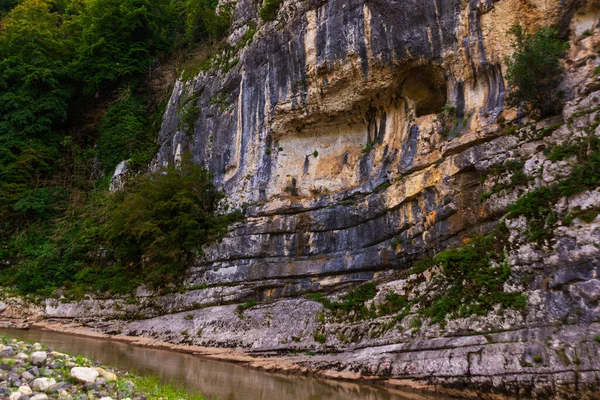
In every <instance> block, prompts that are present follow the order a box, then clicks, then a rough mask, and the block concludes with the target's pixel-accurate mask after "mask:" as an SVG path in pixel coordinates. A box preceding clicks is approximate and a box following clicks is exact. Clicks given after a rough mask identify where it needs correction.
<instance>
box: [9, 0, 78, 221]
mask: <svg viewBox="0 0 600 400" xmlns="http://www.w3.org/2000/svg"><path fill="white" fill-rule="evenodd" d="M59 22H60V19H59V16H58V14H57V13H55V12H51V4H50V3H49V2H46V1H43V0H26V1H23V2H22V3H21V4H19V5H18V6H17V7H15V8H14V9H13V10H12V11H11V12H10V13H9V14H8V15H7V16H6V17H5V18H4V19H3V20H2V25H1V28H0V221H1V222H0V231H1V230H4V231H6V230H10V229H11V228H14V227H15V226H18V225H19V223H15V222H16V220H15V218H14V217H15V215H14V213H13V209H12V207H13V205H14V204H15V203H16V202H18V201H19V200H20V199H21V198H23V197H24V196H28V197H29V198H31V193H32V191H35V189H37V188H39V187H40V186H43V185H44V182H45V180H46V179H47V178H48V176H49V175H50V173H51V172H52V170H53V168H54V166H55V162H56V160H57V159H58V158H59V142H60V135H58V134H56V133H55V132H54V131H53V127H54V126H55V125H57V124H59V123H61V122H63V121H64V120H65V119H66V116H67V113H66V108H67V100H68V96H69V87H68V85H64V84H63V83H62V82H61V80H63V79H64V78H65V76H66V71H67V69H66V63H65V59H66V58H67V57H68V54H69V41H68V40H64V39H63V38H62V37H61V32H60V29H59ZM19 222H23V221H19ZM1 225H3V226H1Z"/></svg>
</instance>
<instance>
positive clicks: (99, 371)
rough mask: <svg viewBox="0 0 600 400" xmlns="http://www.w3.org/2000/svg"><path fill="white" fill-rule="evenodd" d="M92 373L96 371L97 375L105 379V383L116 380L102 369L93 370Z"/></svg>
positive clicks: (110, 373)
mask: <svg viewBox="0 0 600 400" xmlns="http://www.w3.org/2000/svg"><path fill="white" fill-rule="evenodd" d="M94 371H96V372H97V373H98V374H100V376H101V377H103V378H104V379H106V381H107V382H112V381H116V380H117V375H115V374H113V373H112V372H108V371H106V370H105V369H103V368H94Z"/></svg>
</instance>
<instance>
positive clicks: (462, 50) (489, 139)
mask: <svg viewBox="0 0 600 400" xmlns="http://www.w3.org/2000/svg"><path fill="white" fill-rule="evenodd" d="M258 7H259V6H258V5H257V4H256V3H255V2H252V1H250V0H240V1H239V3H238V4H237V8H236V27H235V28H236V29H235V31H234V34H232V36H231V37H230V41H231V45H232V48H233V49H234V51H230V52H229V53H228V54H227V59H226V60H225V61H224V62H222V63H221V64H222V65H223V64H224V65H227V67H226V68H223V67H222V65H221V66H220V67H219V66H215V67H213V68H212V69H211V70H210V71H207V72H201V73H199V74H198V75H197V76H195V77H194V78H193V79H191V80H189V81H183V80H181V81H178V82H177V84H176V85H175V89H174V92H173V95H172V98H171V100H170V103H169V107H168V109H167V112H166V114H165V119H164V123H163V127H162V130H161V133H160V137H159V138H158V140H159V143H160V144H161V149H160V152H159V154H158V156H157V158H156V160H155V162H156V163H158V164H164V163H171V162H175V161H176V160H178V159H179V157H181V154H182V152H183V151H186V150H189V151H191V153H192V155H193V158H194V160H195V161H197V162H198V163H201V164H203V165H205V166H206V167H207V168H208V169H209V170H210V171H211V172H212V173H214V174H215V179H216V183H217V184H218V185H219V186H222V187H223V189H224V190H225V191H226V192H227V194H228V196H229V198H230V201H231V202H232V204H233V205H237V206H241V205H242V204H247V205H248V208H247V211H246V216H247V218H246V219H245V220H244V221H243V222H241V223H238V224H237V225H235V226H234V227H232V229H231V230H230V232H229V234H228V235H227V236H226V237H225V238H224V239H223V240H222V241H221V242H220V243H216V244H213V245H211V246H208V247H207V248H206V249H205V256H204V257H203V258H202V259H198V260H197V262H196V263H195V265H193V266H191V269H190V272H189V275H188V276H187V278H186V285H185V289H184V290H181V291H177V292H174V293H170V294H165V293H163V294H156V293H152V292H149V291H145V290H143V289H140V290H138V292H137V294H136V296H135V297H133V298H130V299H101V298H93V299H92V298H90V299H87V300H84V301H78V302H70V301H68V300H67V299H50V300H47V301H46V302H45V303H44V304H43V305H42V306H40V308H37V309H36V308H35V307H33V306H29V307H30V308H29V311H28V312H30V314H31V315H35V314H38V315H42V316H43V317H44V318H46V319H61V320H73V319H75V320H78V321H83V322H86V323H88V324H89V325H90V326H91V327H92V328H95V329H99V330H102V331H104V332H111V333H124V334H129V335H143V336H149V337H155V338H157V339H161V340H164V341H169V342H174V343H189V344H197V345H202V346H217V347H240V348H244V349H247V350H248V351H250V352H253V353H256V354H263V355H282V354H284V355H285V354H297V353H298V352H300V353H302V352H306V353H307V354H305V355H299V356H295V360H296V361H297V363H299V364H301V365H303V366H306V367H307V368H309V369H326V370H330V371H336V372H332V374H334V375H335V373H340V374H343V373H347V374H353V375H352V376H357V375H359V376H365V377H371V376H375V377H378V378H380V379H385V380H387V381H388V382H389V383H392V384H400V385H402V384H406V385H413V386H414V385H421V384H430V385H434V386H430V387H435V388H437V389H444V390H446V391H452V390H460V389H462V388H468V389H472V390H483V391H484V393H486V395H487V394H489V396H493V394H494V393H495V394H504V395H506V396H509V397H518V398H530V397H531V398H550V397H552V396H554V397H557V398H597V396H598V393H597V392H595V390H596V388H597V386H598V384H599V383H600V375H599V374H600V362H599V360H600V357H599V356H600V343H599V342H600V325H599V321H600V306H599V303H598V301H599V300H600V283H599V282H600V281H599V278H598V277H599V275H600V248H599V243H600V218H599V217H598V216H597V214H596V216H595V217H594V215H592V217H593V218H589V215H590V213H591V212H593V211H594V210H596V209H599V208H600V191H599V189H598V188H596V189H595V190H586V191H581V192H579V193H576V194H574V195H572V196H569V197H565V198H561V199H560V201H558V202H557V203H556V204H555V205H554V208H555V212H556V214H557V215H563V216H569V218H568V219H569V221H568V222H567V221H566V218H565V221H562V222H556V223H555V224H553V225H552V228H551V229H550V232H549V233H548V235H547V237H545V238H544V239H543V240H532V239H531V237H530V236H528V234H527V229H528V228H527V221H526V220H525V219H524V218H522V217H519V218H505V217H506V214H507V206H509V205H510V204H512V203H514V202H515V200H516V199H517V198H519V197H521V196H523V195H524V194H525V193H527V192H530V191H533V190H535V189H536V188H539V187H546V186H550V185H552V184H555V183H557V182H559V181H561V180H562V179H565V177H567V176H569V174H570V173H571V171H573V169H574V168H575V167H576V164H577V160H576V159H575V158H568V157H567V158H565V159H560V160H551V159H550V158H549V151H550V150H551V149H552V148H554V147H556V146H558V145H561V144H563V143H564V142H573V141H576V140H581V141H583V140H591V139H590V138H591V137H600V128H599V127H598V120H599V114H598V110H599V109H600V78H599V77H598V73H597V70H598V66H599V65H600V59H599V58H598V56H597V55H598V50H599V49H600V29H599V25H598V24H599V21H600V11H599V5H598V2H597V1H592V0H590V1H577V0H566V1H560V2H559V1H542V0H530V1H524V0H498V1H492V0H468V1H467V0H448V1H445V0H444V1H439V0H403V1H383V0H373V1H369V2H366V3H365V2H362V1H357V0H345V1H341V0H330V1H328V2H322V1H314V0H309V1H293V0H288V1H285V2H284V3H283V4H282V7H281V9H280V12H279V16H278V19H277V20H276V21H273V22H269V23H261V22H260V21H259V20H258V18H257V13H258ZM517 22H518V23H521V24H523V25H527V26H531V27H532V28H533V27H537V26H549V25H553V26H556V27H557V28H558V29H559V30H560V32H561V33H562V34H564V35H565V36H568V37H569V38H570V50H569V54H568V57H567V59H566V60H565V66H566V69H567V73H566V76H565V79H564V81H563V83H562V85H561V87H560V88H557V90H562V91H563V92H564V93H565V99H566V100H565V101H566V104H565V108H564V110H563V112H562V115H559V116H556V117H553V118H550V119H547V120H542V121H533V120H530V119H528V118H527V117H526V116H524V115H521V114H520V113H519V112H518V110H514V109H508V108H506V96H507V88H506V83H505V79H504V73H505V70H506V67H505V65H504V57H505V56H507V55H509V54H510V53H511V51H512V50H511V47H510V44H509V35H508V33H507V32H508V30H509V29H510V28H511V27H512V26H513V25H514V24H515V23H517ZM252 26H258V29H257V31H256V33H255V34H254V36H253V38H252V40H251V41H249V42H248V43H245V44H243V45H240V46H236V43H239V41H240V40H241V38H242V37H243V34H244V33H245V32H246V31H248V30H249V29H251V27H252ZM448 105H451V108H452V110H451V116H450V117H448V114H449V109H448ZM188 107H194V108H195V113H196V114H197V119H196V120H195V122H194V123H193V126H189V124H187V123H184V122H182V121H181V118H182V117H181V116H182V113H183V112H184V111H185V109H186V108H188ZM188 115H189V114H188ZM514 165H519V168H520V169H519V171H520V172H522V173H523V174H524V178H523V179H521V180H520V181H518V183H517V184H513V183H511V182H514V180H513V179H512V177H513V176H514V174H515V173H516V172H517V171H516V170H511V168H513V167H511V166H514ZM499 188H503V189H499ZM586 211H589V213H587V214H585V213H584V212H586ZM500 220H503V221H504V222H503V223H504V224H505V225H506V229H507V232H508V233H507V235H508V236H509V239H508V242H507V243H508V244H507V246H506V247H505V252H506V263H507V265H509V266H510V277H509V278H508V279H507V280H506V282H505V283H504V292H506V293H522V294H523V295H524V296H526V298H527V305H526V307H525V308H524V309H502V308H501V307H497V308H495V309H494V310H493V311H491V312H490V313H488V314H487V315H485V316H482V315H471V316H464V317H463V318H457V319H456V318H454V319H451V320H448V321H446V322H445V323H443V324H441V323H437V322H434V321H432V320H431V319H427V318H422V317H420V316H419V304H414V305H413V306H412V308H411V309H410V310H409V312H408V313H407V314H406V315H402V316H401V318H400V317H398V315H393V313H392V314H390V315H385V316H376V317H373V318H367V319H356V318H347V319H345V320H343V319H342V320H340V319H338V318H335V317H334V316H332V315H331V313H330V312H329V311H328V310H327V309H326V308H325V307H324V306H323V304H322V303H323V302H322V301H321V302H319V301H315V300H314V299H313V300H311V299H309V298H307V297H306V296H305V295H306V294H307V293H313V292H319V291H324V292H328V293H330V292H336V291H345V290H347V289H349V288H350V287H353V286H356V284H358V283H361V282H366V281H375V282H377V284H378V286H377V294H376V296H375V298H374V299H373V300H372V303H373V304H374V307H377V306H379V305H380V304H381V303H383V302H385V299H386V296H387V295H388V294H389V293H393V294H396V295H399V296H405V297H406V298H408V299H409V300H412V299H418V298H423V296H427V295H433V294H435V293H436V291H438V290H440V288H439V285H438V284H437V283H436V279H435V276H436V275H439V270H436V269H435V268H433V269H429V270H426V271H418V272H414V271H412V270H411V268H412V266H413V262H414V261H415V260H418V259H420V258H423V257H425V256H428V255H433V254H435V253H437V252H439V251H441V250H443V249H446V248H452V247H456V246H459V245H460V244H461V243H463V242H464V241H465V240H466V239H468V238H472V237H473V236H475V235H478V234H482V235H485V234H488V233H489V232H490V231H492V229H494V227H496V226H498V222H499V221H500ZM436 285H437V286H436ZM249 301H253V302H252V303H248V302H249ZM254 302H255V303H254ZM367 306H370V304H367ZM0 309H1V310H3V311H2V312H3V313H4V315H5V316H15V315H16V314H18V313H19V312H20V311H22V310H23V309H24V307H23V304H22V303H20V302H19V300H18V299H5V300H4V301H3V302H2V303H0ZM313 353H314V354H313ZM463 394H469V393H468V392H464V393H463ZM586 396H587V397H586Z"/></svg>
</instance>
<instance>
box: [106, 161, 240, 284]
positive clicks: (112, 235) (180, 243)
mask: <svg viewBox="0 0 600 400" xmlns="http://www.w3.org/2000/svg"><path fill="white" fill-rule="evenodd" d="M211 178H212V177H211V175H210V174H209V173H208V172H207V171H206V170H204V169H203V168H202V167H201V166H199V165H197V164H194V163H193V162H192V160H191V159H190V157H189V156H187V155H186V156H185V157H184V158H183V160H182V161H181V163H180V165H178V166H173V165H171V166H168V167H166V168H162V169H159V170H157V171H155V172H153V173H151V174H149V175H147V176H140V177H139V178H138V179H137V180H136V181H135V182H133V183H132V186H131V187H130V188H128V189H127V190H125V191H124V192H122V193H117V196H119V197H120V198H119V199H117V200H116V206H115V207H114V208H113V209H112V210H111V211H110V213H109V217H108V219H107V226H106V231H105V234H104V238H105V240H106V243H107V244H108V245H109V248H110V249H111V253H112V255H113V256H114V257H115V259H116V260H117V262H118V263H120V264H122V265H128V266H132V268H133V270H134V271H138V272H139V273H141V274H144V276H145V280H146V281H147V282H148V283H150V284H151V285H152V286H154V287H158V286H163V285H165V284H167V283H171V282H177V280H178V278H180V277H181V275H182V272H183V270H184V268H185V267H186V265H187V264H188V262H189V261H190V259H191V258H192V257H193V256H194V255H196V254H201V253H202V249H201V248H202V246H203V245H204V244H205V243H207V242H208V241H210V240H212V239H215V238H218V237H219V236H220V235H222V234H223V233H224V232H225V230H226V229H227V226H228V225H229V223H230V222H231V221H233V220H234V219H235V218H237V217H239V214H230V215H224V216H222V215H218V214H217V208H218V206H219V204H220V202H221V200H223V198H224V195H223V194H222V193H221V192H219V191H218V190H217V189H216V188H215V187H214V185H213V184H212V182H211ZM128 269H131V268H129V267H128Z"/></svg>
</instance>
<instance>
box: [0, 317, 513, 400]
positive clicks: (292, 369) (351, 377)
mask: <svg viewBox="0 0 600 400" xmlns="http://www.w3.org/2000/svg"><path fill="white" fill-rule="evenodd" d="M0 327H3V328H12V329H15V328H17V327H18V329H33V330H39V331H47V332H56V333H61V334H68V335H72V336H76V337H82V338H90V339H101V340H107V341H112V342H120V343H124V344H127V345H132V346H137V347H142V348H151V349H161V350H167V351H173V352H177V353H183V354H190V355H193V356H197V357H200V358H203V359H210V360H215V361H223V362H228V363H234V364H237V365H240V366H243V367H246V368H250V369H252V370H258V371H263V372H267V373H275V374H285V375H297V376H311V377H315V378H323V379H333V380H336V381H342V382H348V383H349V384H361V383H362V384H367V385H375V386H380V387H385V388H387V389H388V390H389V391H390V392H391V393H396V394H397V395H400V396H402V398H403V399H410V400H427V399H431V398H432V397H431V396H432V395H434V396H435V398H447V397H446V396H448V397H453V398H454V397H456V398H487V399H504V398H506V397H503V396H499V395H495V394H489V395H485V396H484V397H482V394H481V393H477V392H475V391H467V390H461V389H460V388H457V389H451V388H443V387H440V386H435V385H427V384H424V383H423V382H422V381H410V380H403V381H400V380H394V379H382V378H380V377H369V376H365V375H361V374H360V373H358V372H356V373H349V372H348V371H336V370H335V369H325V368H323V369H319V368H317V367H316V366H317V365H318V363H315V362H313V363H307V362H306V360H307V359H313V360H314V359H316V358H317V357H315V356H312V355H302V354H297V355H290V356H271V357H264V356H257V355H252V354H249V353H247V352H245V351H242V350H238V349H223V348H211V347H203V346H191V345H180V344H173V343H168V342H163V341H160V340H156V339H152V338H147V337H133V336H126V335H110V334H107V333H103V332H98V331H93V330H90V329H88V328H86V327H84V326H82V325H80V324H77V323H73V322H69V323H61V322H46V321H39V322H32V323H28V322H24V321H20V320H3V321H0ZM440 396H442V397H440Z"/></svg>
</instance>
